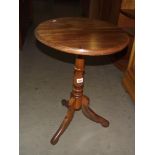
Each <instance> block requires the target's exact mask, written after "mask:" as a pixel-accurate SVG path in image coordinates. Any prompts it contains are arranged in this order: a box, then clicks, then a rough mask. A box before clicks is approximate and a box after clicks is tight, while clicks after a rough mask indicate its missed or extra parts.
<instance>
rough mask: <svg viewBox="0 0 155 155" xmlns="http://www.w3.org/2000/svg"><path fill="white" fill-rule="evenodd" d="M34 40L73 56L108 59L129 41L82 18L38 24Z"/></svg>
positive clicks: (100, 23) (112, 28)
mask: <svg viewBox="0 0 155 155" xmlns="http://www.w3.org/2000/svg"><path fill="white" fill-rule="evenodd" d="M35 35H36V37H37V39H38V40H39V41H40V42H42V43H44V44H45V45H47V46H49V47H52V48H55V49H57V50H60V51H62V52H67V53H72V54H77V55H90V56H95V55H109V54H112V53H116V52H118V51H121V50H122V49H123V48H125V47H126V46H127V44H128V42H129V38H128V36H127V34H126V33H125V32H123V31H122V29H121V28H118V27H116V26H114V25H112V24H109V23H107V22H104V21H99V20H91V19H86V18H78V17H77V18H67V17H66V18H59V19H53V20H48V21H45V22H43V23H41V24H40V25H39V26H38V27H37V28H36V30H35Z"/></svg>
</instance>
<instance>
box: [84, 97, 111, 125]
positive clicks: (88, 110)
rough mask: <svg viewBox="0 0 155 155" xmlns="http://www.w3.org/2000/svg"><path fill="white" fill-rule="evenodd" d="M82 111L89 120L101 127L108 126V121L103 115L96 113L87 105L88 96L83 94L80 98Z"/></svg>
mask: <svg viewBox="0 0 155 155" xmlns="http://www.w3.org/2000/svg"><path fill="white" fill-rule="evenodd" d="M82 112H83V114H84V115H85V116H86V117H87V118H89V119H90V120H92V121H94V122H96V123H100V124H101V125H102V126H103V127H108V126H109V121H108V120H106V119H104V118H103V117H101V116H99V115H97V114H96V113H95V112H94V111H93V110H92V109H91V108H90V107H89V98H88V97H86V96H83V99H82Z"/></svg>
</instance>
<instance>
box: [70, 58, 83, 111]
mask: <svg viewBox="0 0 155 155" xmlns="http://www.w3.org/2000/svg"><path fill="white" fill-rule="evenodd" d="M84 68H85V60H84V58H83V57H82V56H78V57H77V58H76V60H75V66H74V78H73V89H72V92H71V97H73V98H75V103H74V108H75V110H79V109H81V104H82V96H83V87H84Z"/></svg>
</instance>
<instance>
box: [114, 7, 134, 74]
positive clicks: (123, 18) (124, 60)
mask: <svg viewBox="0 0 155 155" xmlns="http://www.w3.org/2000/svg"><path fill="white" fill-rule="evenodd" d="M134 18H135V10H133V9H121V10H120V16H119V20H118V26H119V27H122V28H123V29H124V30H125V31H126V32H127V33H128V34H129V38H130V42H129V48H128V50H127V52H126V54H124V55H123V53H122V54H118V57H115V58H116V61H115V65H116V67H118V68H119V69H120V70H121V71H123V72H125V71H126V69H127V67H128V63H129V58H130V54H131V50H132V46H133V41H134V36H135V32H134V29H135V20H134Z"/></svg>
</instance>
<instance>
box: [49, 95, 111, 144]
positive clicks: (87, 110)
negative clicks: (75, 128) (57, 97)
mask: <svg viewBox="0 0 155 155" xmlns="http://www.w3.org/2000/svg"><path fill="white" fill-rule="evenodd" d="M74 101H75V100H74V98H71V99H70V100H69V101H67V100H62V104H63V105H64V106H66V107H67V108H68V111H67V114H66V116H65V118H64V120H63V122H62V123H61V125H60V127H59V129H58V130H57V132H56V133H55V134H54V136H53V138H52V139H51V144H53V145H55V144H56V143H57V142H58V140H59V138H60V136H61V135H62V134H63V133H64V131H65V130H66V129H67V127H68V126H69V124H70V122H71V120H72V118H73V116H74V112H75V111H76V109H74V105H75V104H74V103H75V102H74ZM81 105H82V107H81V109H82V112H83V114H84V115H85V116H86V117H87V118H88V119H90V120H92V121H94V122H96V123H99V124H101V125H102V126H103V127H108V126H109V121H108V120H106V119H104V118H103V117H101V116H99V115H97V114H96V113H95V112H94V111H93V110H92V109H91V108H90V107H89V98H88V97H87V96H82V103H81ZM78 110H79V109H78Z"/></svg>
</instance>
